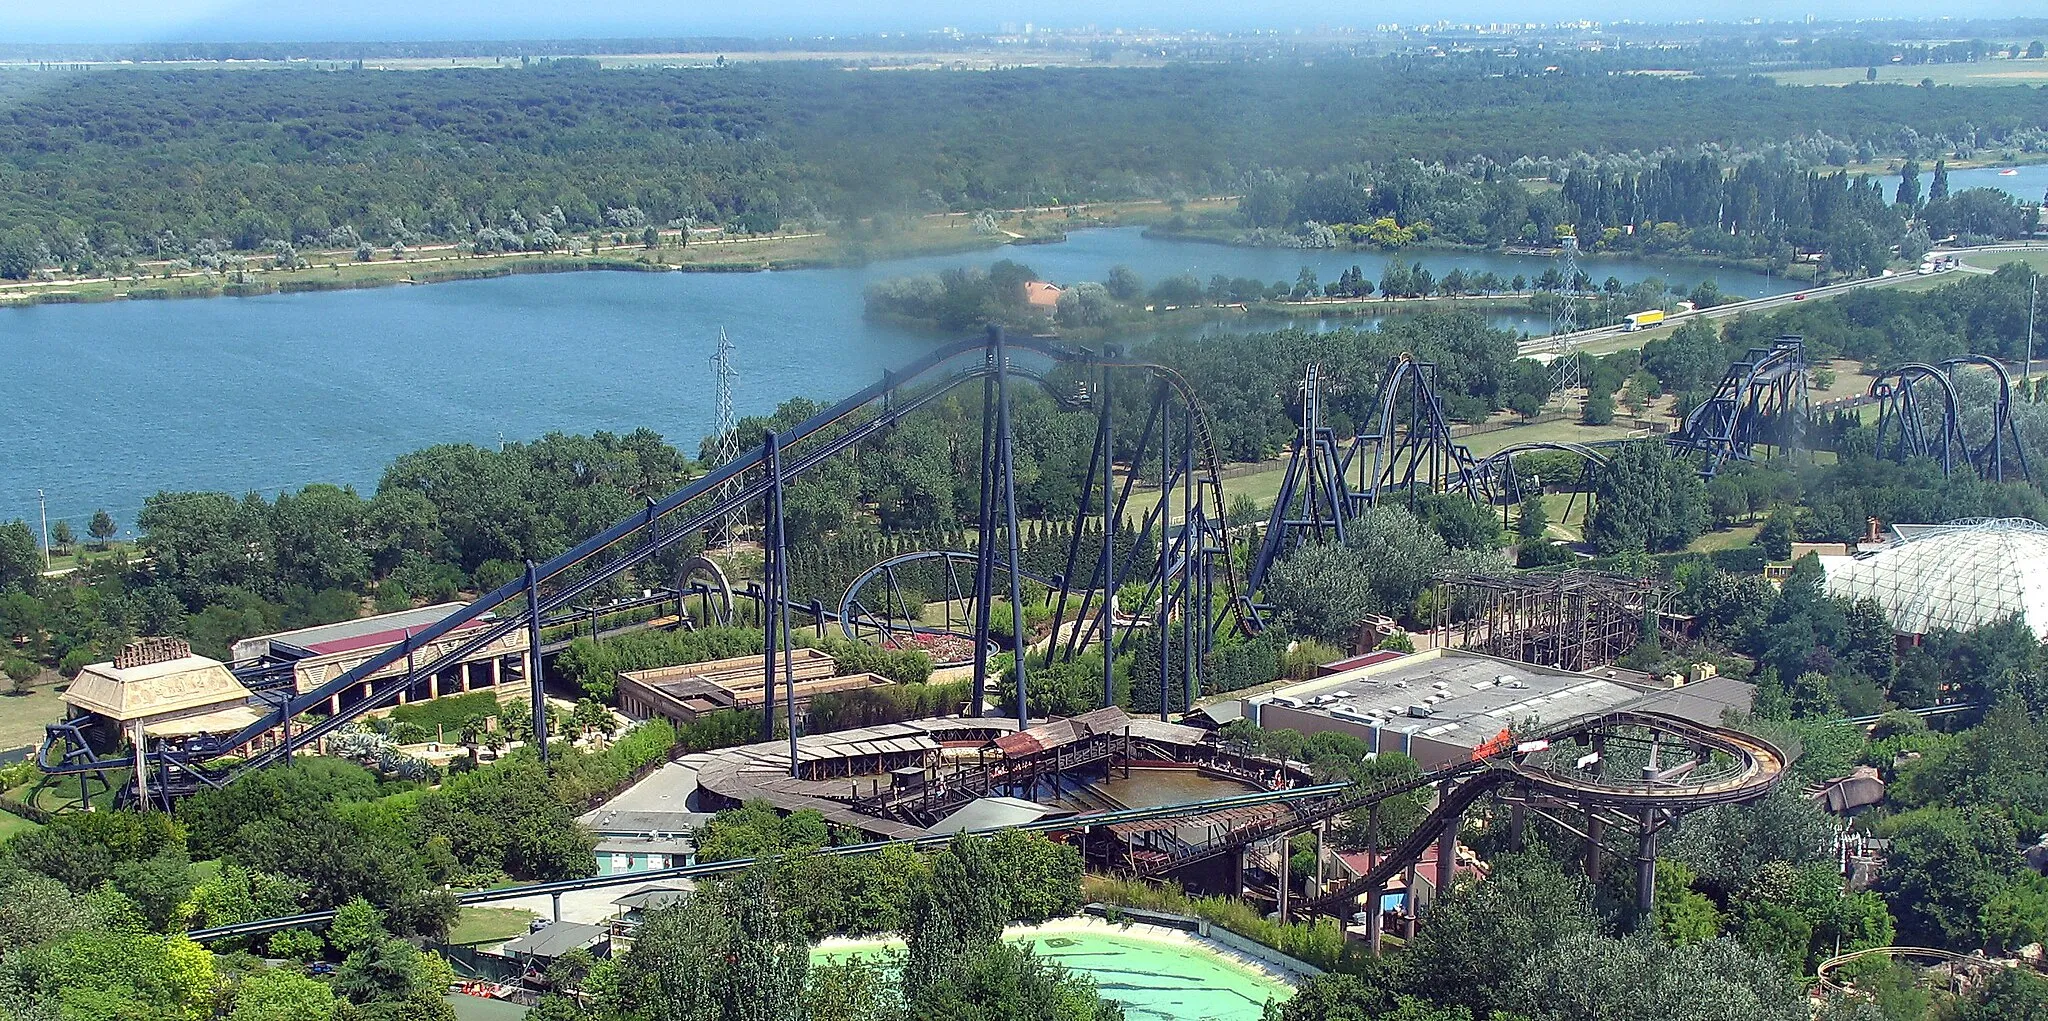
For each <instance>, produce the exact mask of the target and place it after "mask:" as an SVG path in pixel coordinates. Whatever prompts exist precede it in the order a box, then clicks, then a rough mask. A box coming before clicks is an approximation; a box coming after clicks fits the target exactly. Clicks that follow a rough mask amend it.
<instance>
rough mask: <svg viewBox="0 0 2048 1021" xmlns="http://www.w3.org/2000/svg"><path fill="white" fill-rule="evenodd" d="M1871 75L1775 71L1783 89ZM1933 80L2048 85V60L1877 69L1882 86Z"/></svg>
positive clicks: (1855, 70)
mask: <svg viewBox="0 0 2048 1021" xmlns="http://www.w3.org/2000/svg"><path fill="white" fill-rule="evenodd" d="M1868 72H1869V69H1868V68H1862V67H1829V68H1818V69H1814V70H1801V71H1772V72H1770V77H1772V78H1774V79H1776V80H1777V82H1778V84H1780V85H1856V84H1860V83H1861V82H1863V80H1864V76H1865V75H1866V74H1867V73H1868ZM1925 78H1932V79H1934V84H1936V85H2042V84H2048V60H2041V59H2036V60H1981V61H1978V62H1976V63H1972V64H1885V65H1881V66H1879V67H1878V69H1877V80H1878V82H1879V84H1890V85H1918V84H1920V82H1921V80H1922V79H1925Z"/></svg>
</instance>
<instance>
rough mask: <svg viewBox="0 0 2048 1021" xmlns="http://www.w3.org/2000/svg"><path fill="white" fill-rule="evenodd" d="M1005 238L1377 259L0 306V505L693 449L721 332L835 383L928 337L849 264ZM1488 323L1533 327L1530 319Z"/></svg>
mask: <svg viewBox="0 0 2048 1021" xmlns="http://www.w3.org/2000/svg"><path fill="white" fill-rule="evenodd" d="M1005 257H1007V258H1011V259H1016V260H1019V261H1021V262H1025V263H1027V264H1029V265H1030V266H1031V267H1032V268H1033V269H1035V270H1036V271H1037V272H1038V273H1039V274H1040V275H1041V276H1044V277H1045V278H1047V279H1050V280H1054V281H1058V282H1062V283H1072V282H1075V281H1079V280H1099V279H1102V277H1103V276H1104V275H1106V274H1107V272H1108V270H1109V268H1110V267H1111V266H1114V265H1117V264H1119V263H1122V264H1126V265H1129V266H1131V267H1132V268H1133V269H1135V270H1137V271H1138V273H1139V274H1140V275H1142V276H1143V277H1144V278H1145V279H1146V280H1147V281H1148V282H1149V281H1156V280H1159V279H1161V278H1163V277H1167V276H1171V275H1173V274H1176V273H1180V272H1189V273H1193V274H1195V275H1196V276H1197V277H1198V278H1200V279H1202V280H1204V281H1207V280H1208V279H1209V277H1211V276H1212V275H1214V274H1217V273H1222V274H1225V275H1228V276H1233V277H1238V276H1250V277H1256V278H1258V279H1261V280H1287V281H1292V280H1293V279H1294V277H1295V274H1296V273H1297V272H1298V271H1299V269H1300V268H1301V267H1302V266H1303V265H1307V266H1310V267H1312V268H1314V269H1315V270H1316V272H1317V273H1318V275H1319V276H1320V277H1321V278H1322V279H1324V280H1332V279H1335V278H1336V277H1337V276H1338V274H1340V273H1341V272H1343V270H1344V269H1346V268H1348V267H1350V266H1352V265H1354V264H1355V265H1358V266H1360V267H1361V268H1362V269H1363V270H1364V272H1365V275H1366V276H1368V277H1370V278H1372V279H1375V280H1377V279H1378V278H1379V276H1380V269H1381V267H1383V266H1384V265H1385V264H1386V263H1387V261H1388V260H1389V257H1388V256H1386V255H1382V254H1377V253H1369V252H1333V251H1292V250H1279V249H1252V248H1232V247H1227V246H1222V245H1207V244H1199V243H1192V242H1173V241H1159V240H1152V239H1147V238H1145V237H1142V236H1141V233H1140V231H1138V230H1137V229H1135V228H1118V229H1111V230H1090V231H1077V232H1075V233H1074V234H1073V235H1072V236H1071V237H1070V238H1069V240H1068V241H1067V242H1065V243H1064V244H1057V245H1043V246H1029V247H1016V248H1011V249H1006V250H1003V251H998V252H974V253H968V254H961V255H950V256H933V257H925V258H917V259H906V260H900V261H893V262H886V263H876V264H872V265H868V266H863V267H857V268H847V269H820V270H797V271H790V272H779V273H729V274H728V273H563V274H540V275H526V276H512V277H501V278H498V279H492V280H477V281H468V282H462V283H446V284H433V285H431V286H420V287H387V288H380V289H375V290H362V291H334V292H322V293H309V294H284V295H265V296H262V297H254V298H212V299H193V300H183V301H117V302H107V303H101V304H91V305H41V306H28V307H23V308H9V309H0V364H4V365H6V366H8V368H9V372H8V373H7V380H6V385H5V386H4V388H0V520H11V519H13V518H15V517H17V516H18V517H22V518H25V519H27V520H29V521H31V522H33V521H35V520H36V511H37V507H36V491H37V490H38V489H42V490H45V491H46V492H47V494H48V501H49V512H50V519H51V520H52V521H53V522H54V521H56V520H59V519H63V520H68V521H70V522H71V523H72V526H73V528H74V529H75V530H77V531H78V532H79V533H80V534H83V532H84V525H85V523H86V521H87V520H88V519H89V518H90V516H91V515H92V512H93V511H94V510H95V509H96V508H105V509H107V510H108V511H110V512H112V513H113V515H114V516H115V518H116V520H118V521H119V522H120V524H121V526H122V528H123V532H124V534H127V532H128V531H129V530H130V529H132V526H133V522H134V516H135V513H136V511H137V510H138V509H139V508H140V507H141V505H142V500H143V498H144V497H145V496H147V495H148V494H150V493H154V492H157V491H158V490H164V489H170V490H180V489H217V490H226V491H229V492H235V493H241V492H247V491H251V490H255V491H261V492H264V493H266V494H273V495H274V494H275V493H276V492H277V491H279V490H281V489H287V488H295V487H298V486H303V485H306V484H308V483H313V482H334V483H340V484H348V485H354V486H356V487H358V488H359V489H361V490H363V491H365V492H366V493H367V492H368V491H369V490H371V489H372V488H373V487H374V486H375V484H376V481H377V479H378V477H379V476H380V475H381V474H382V473H383V469H384V466H385V465H386V464H388V463H389V462H390V461H391V460H392V459H393V458H394V457H396V456H398V455H400V454H403V453H405V452H407V451H411V450H416V449H419V448H421V447H425V446H429V445H431V444H435V443H477V444H485V445H489V444H495V443H498V442H500V441H501V440H504V441H511V440H524V439H530V438H533V437H536V436H539V435H541V434H543V433H546V432H550V431H561V432H572V433H573V432H591V431H595V430H600V429H608V430H612V431H615V432H626V431H630V430H632V429H635V428H639V427H642V426H645V427H647V428H651V429H654V430H656V431H658V432H660V433H661V434H662V435H664V436H666V437H667V438H668V439H669V440H670V441H671V442H673V443H675V444H677V445H678V446H679V447H681V448H683V449H684V450H685V451H686V452H690V453H694V452H695V449H696V445H697V441H698V440H699V438H701V437H702V436H703V435H704V434H706V433H707V432H709V431H710V430H711V428H712V427H713V424H714V422H715V408H714V404H713V401H714V395H715V387H716V383H715V380H714V379H713V377H712V375H711V373H710V369H709V360H710V357H711V353H712V351H713V349H714V348H715V346H716V344H717V341H718V331H719V328H720V327H724V328H725V329H726V331H727V332H728V333H729V334H730V335H731V337H732V340H733V344H734V346H735V348H736V349H737V362H738V368H739V372H740V377H739V380H738V382H737V384H736V388H735V393H734V404H735V406H736V407H737V409H738V411H739V414H741V415H747V414H753V413H759V412H765V411H768V410H771V409H773V408H774V407H775V405H776V404H777V403H779V402H781V401H782V400H785V399H787V398H789V397H793V396H807V397H815V398H835V397H839V396H843V395H845V394H847V393H850V392H852V391H853V390H855V389H858V388H859V387H860V386H862V385H865V384H866V383H868V382H869V381H871V380H872V379H874V378H875V377H876V376H877V375H878V374H879V373H880V372H881V371H882V370H883V369H884V368H887V367H891V366H895V365H898V364H901V363H903V362H905V361H907V360H909V359H911V358H912V357H915V356H916V355H917V354H919V353H921V352H923V351H926V350H928V349H929V348H930V347H931V345H932V344H933V343H934V342H935V341H934V338H933V337H931V336H928V335H924V334H919V333H916V332H913V331H909V330H904V329H901V328H897V327H893V326H885V325H879V324H875V323H869V322H865V321H863V320H862V319H861V292H862V290H863V288H865V287H866V286H867V285H868V284H869V283H870V282H872V281H875V280H878V279H883V278H887V277H892V276H899V275H903V274H907V273H919V272H928V271H934V270H938V269H941V268H944V267H948V266H964V265H977V266H986V265H988V264H989V263H991V262H993V261H995V260H996V259H998V258H1005ZM1403 258H1404V259H1405V261H1407V262H1409V263H1410V264H1411V265H1412V264H1415V263H1417V262H1420V263H1422V264H1424V265H1426V266H1428V267H1429V268H1430V270H1431V271H1432V272H1434V273H1435V274H1437V275H1438V276H1439V277H1441V276H1442V275H1443V274H1444V273H1446V272H1448V271H1450V270H1451V269H1452V268H1453V267H1464V268H1465V269H1466V270H1467V271H1468V272H1473V271H1480V270H1492V271H1493V272H1495V273H1499V274H1501V275H1502V276H1512V275H1513V274H1515V273H1522V274H1525V275H1528V276H1531V277H1533V276H1535V275H1536V274H1538V273H1541V272H1542V271H1543V269H1544V267H1546V266H1548V265H1550V260H1547V259H1544V258H1540V257H1530V256H1507V255H1494V254H1468V253H1448V252H1424V253H1419V254H1417V253H1407V254H1405V255H1404V256H1403ZM1581 266H1582V268H1583V269H1584V271H1585V272H1586V273H1587V274H1589V275H1590V276H1591V277H1592V278H1593V279H1594V280H1595V281H1602V280H1605V279H1606V278H1607V277H1608V276H1610V275H1612V276H1616V277H1619V278H1621V279H1622V280H1623V281H1624V282H1634V281H1636V280H1639V279H1642V278H1644V277H1648V276H1657V277H1661V278H1663V279H1665V280H1666V281H1668V282H1671V283H1677V284H1683V285H1685V286H1688V287H1689V286H1691V285H1692V284H1694V283H1696V282H1698V281H1699V280H1702V279H1705V278H1708V277H1711V278H1713V279H1714V280H1715V281H1716V282H1717V283H1718V284H1719V285H1720V287H1721V288H1722V290H1724V291H1727V292H1730V293H1735V294H1742V295H1749V296H1759V295H1765V294H1775V293H1779V292H1782V291H1784V290H1787V289H1788V288H1787V287H1786V286H1785V284H1784V281H1783V280H1782V279H1773V278H1766V277H1765V276H1763V275H1761V274H1755V273H1748V272H1743V271H1731V270H1716V269H1712V268H1709V267H1701V266H1694V265H1689V264H1684V263H1660V262H1657V261H1654V260H1652V261H1627V260H1610V259H1598V258H1591V257H1588V258H1585V259H1583V260H1582V261H1581ZM1496 321H1497V322H1500V323H1501V325H1503V326H1507V327H1510V328H1514V329H1519V330H1528V331H1531V332H1547V324H1545V323H1543V322H1541V321H1523V320H1521V319H1519V318H1516V317H1513V316H1508V315H1503V316H1501V317H1498V318H1497V319H1496ZM1342 322H1344V323H1353V324H1358V325H1361V326H1365V327H1369V326H1370V324H1371V322H1372V320H1370V319H1348V320H1343V321H1342ZM1282 325H1286V324H1285V323H1283V322H1281V321H1277V320H1275V321H1259V322H1253V323H1251V324H1248V325H1246V326H1245V327H1244V328H1246V329H1274V328H1278V327H1279V326H1282ZM1296 325H1302V326H1308V327H1313V326H1315V325H1317V324H1315V323H1314V322H1297V323H1296ZM1322 325H1324V326H1328V325H1329V324H1328V323H1324V324H1322ZM1136 339H1142V338H1136V337H1134V338H1126V340H1136Z"/></svg>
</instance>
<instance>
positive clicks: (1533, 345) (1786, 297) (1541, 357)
mask: <svg viewBox="0 0 2048 1021" xmlns="http://www.w3.org/2000/svg"><path fill="white" fill-rule="evenodd" d="M2030 250H2031V251H2042V250H2048V244H2042V243H2014V244H2005V245H1984V246H1982V247H1978V248H1944V249H1942V250H1941V254H1943V255H1955V256H1961V257H1968V256H1971V255H1980V254H1983V253H1985V252H2020V251H2030ZM1962 269H1963V270H1964V271H1965V272H1981V270H1979V269H1978V268H1977V267H1974V266H1964V267H1962ZM1920 279H1922V277H1921V276H1920V274H1918V273H1895V274H1893V275H1891V276H1881V277H1865V278H1863V279H1861V280H1850V281H1847V282H1845V283H1839V284H1828V285H1825V286H1822V287H1809V288H1807V289H1805V290H1803V291H1792V292H1789V293H1786V294H1778V295H1773V296H1771V297H1768V298H1751V299H1749V300H1747V301H1735V302H1730V303H1728V304H1726V305H1715V306H1714V307H1712V308H1706V309H1700V310H1699V311H1697V312H1679V313H1675V314H1673V315H1670V316H1668V317H1666V318H1665V320H1664V322H1665V323H1667V324H1669V323H1679V322H1685V321H1687V320H1692V319H1722V318H1726V317H1728V316H1734V315H1742V314H1744V313H1748V312H1768V311H1770V310H1771V309H1774V308H1778V307H1780V306H1784V305H1789V304H1791V303H1793V302H1795V301H1813V300H1815V299H1824V298H1832V297H1835V296H1837V295H1840V294H1845V293H1847V292H1849V291H1853V290H1856V289H1858V288H1862V287H1889V286H1891V285H1893V284H1903V283H1905V282H1907V281H1909V280H1920ZM1627 332H1628V331H1627V330H1626V329H1624V328H1623V327H1622V326H1620V325H1615V326H1601V327H1597V328H1594V329H1590V330H1580V331H1578V332H1577V333H1568V334H1561V335H1557V336H1550V337H1531V338H1529V339H1528V340H1525V341H1523V342H1522V343H1521V344H1520V346H1519V347H1518V348H1517V350H1516V353H1517V354H1519V355H1521V356H1522V357H1524V358H1534V359H1536V360H1537V361H1549V360H1550V359H1551V358H1552V357H1553V356H1555V355H1556V353H1557V350H1558V348H1559V347H1560V346H1562V345H1563V344H1564V343H1566V342H1569V344H1570V345H1571V346H1572V347H1584V346H1586V345H1588V344H1593V343H1598V342H1600V341H1603V340H1612V339H1614V338H1617V337H1622V336H1625V335H1627Z"/></svg>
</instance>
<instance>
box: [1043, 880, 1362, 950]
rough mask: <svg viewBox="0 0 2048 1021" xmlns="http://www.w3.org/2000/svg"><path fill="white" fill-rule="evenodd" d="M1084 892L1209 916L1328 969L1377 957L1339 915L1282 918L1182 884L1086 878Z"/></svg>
mask: <svg viewBox="0 0 2048 1021" xmlns="http://www.w3.org/2000/svg"><path fill="white" fill-rule="evenodd" d="M1081 895H1082V897H1084V898H1085V899H1087V900H1089V901H1091V902H1096V903H1102V904H1115V905H1119V906H1122V907H1127V908H1138V909H1140V910H1145V911H1163V912H1167V913H1169V914H1176V915H1187V916H1190V917H1194V918H1200V919H1204V920H1206V921H1207V922H1209V924H1211V925H1216V926H1221V927H1222V928H1225V929H1228V930H1230V931H1231V932H1234V933H1236V934H1238V935H1239V936H1243V937H1244V938H1246V939H1248V940H1251V941H1253V942H1255V943H1259V944H1262V945H1264V946H1268V947H1272V948H1273V949H1275V950H1278V951H1280V952H1281V953H1283V954H1286V955H1287V956H1289V957H1292V958H1294V959H1295V960H1297V961H1301V962H1304V963H1306V964H1312V965H1314V966H1316V967H1318V968H1321V969H1323V970H1325V971H1354V970H1358V969H1362V968H1364V967H1367V965H1366V964H1365V962H1367V961H1369V960H1371V958H1370V956H1369V955H1367V954H1365V953H1364V952H1363V947H1362V945H1356V946H1354V945H1352V944H1349V943H1347V942H1346V941H1345V939H1344V929H1343V927H1342V926H1341V925H1339V924H1338V923H1337V920H1336V919H1334V918H1320V919H1317V920H1316V921H1314V922H1293V923H1287V922H1276V921H1273V920H1271V919H1269V918H1267V917H1265V916H1264V915H1263V914H1260V913H1259V909H1257V908H1255V907H1252V906H1251V905H1250V904H1247V903H1245V902H1244V901H1241V900H1238V899H1236V898H1234V897H1189V896H1188V895H1187V894H1186V893H1185V892H1184V891H1182V890H1181V889H1180V888H1179V887H1176V886H1163V885H1158V884H1154V883H1147V882H1143V881H1140V880H1130V879H1111V878H1106V877H1099V876H1085V877H1083V878H1082V880H1081Z"/></svg>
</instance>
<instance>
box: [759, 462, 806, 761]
mask: <svg viewBox="0 0 2048 1021" xmlns="http://www.w3.org/2000/svg"><path fill="white" fill-rule="evenodd" d="M768 472H769V475H770V477H771V478H772V479H773V481H771V482H770V483H769V484H768V502H769V505H770V508H769V513H770V515H771V518H770V520H771V521H772V522H773V528H774V530H775V564H774V567H773V569H772V571H770V572H764V573H770V574H772V575H773V578H774V582H775V622H776V625H775V627H774V628H773V629H763V630H762V632H761V645H762V647H763V648H769V647H774V648H775V650H776V652H777V653H779V654H780V656H781V659H782V712H783V714H784V715H785V716H786V717H788V722H787V726H788V728H789V775H790V777H791V778H795V777H797V776H798V775H799V774H800V773H801V770H799V769H798V764H797V757H796V735H797V725H796V665H795V664H794V663H792V662H790V656H789V534H788V532H787V531H785V528H784V525H785V521H784V519H783V514H782V439H781V437H780V436H778V435H776V434H775V433H773V432H770V433H769V434H768ZM771 662H773V661H772V660H771ZM768 687H769V688H770V689H773V688H774V687H775V677H774V672H773V669H772V668H771V670H770V672H769V677H768Z"/></svg>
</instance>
